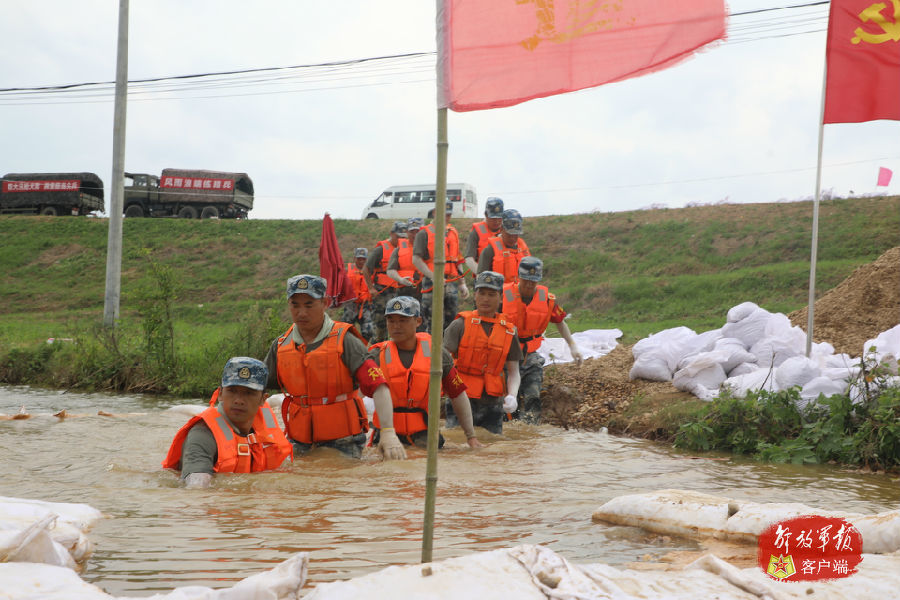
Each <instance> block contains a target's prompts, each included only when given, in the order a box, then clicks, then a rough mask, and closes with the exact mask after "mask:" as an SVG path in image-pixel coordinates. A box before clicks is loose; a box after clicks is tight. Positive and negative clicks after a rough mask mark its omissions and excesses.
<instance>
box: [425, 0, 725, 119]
mask: <svg viewBox="0 0 900 600" xmlns="http://www.w3.org/2000/svg"><path fill="white" fill-rule="evenodd" d="M437 37H438V107H439V108H447V107H449V108H451V109H453V110H455V111H467V110H481V109H487V108H498V107H501V106H512V105H514V104H519V103H520V102H525V101H526V100H531V99H534V98H543V97H545V96H552V95H554V94H563V93H566V92H572V91H575V90H581V89H585V88H589V87H594V86H597V85H602V84H604V83H611V82H613V81H621V80H623V79H628V78H630V77H637V76H639V75H645V74H647V73H652V72H654V71H659V70H661V69H665V68H667V67H670V66H672V65H674V64H675V63H677V62H679V61H681V60H683V59H685V58H687V57H689V56H690V55H692V54H693V53H694V52H696V51H697V50H699V49H700V48H702V47H703V46H705V45H706V44H709V43H710V42H713V41H715V40H718V39H721V38H724V37H725V2H724V0H678V1H677V2H675V1H672V0H667V1H664V2H660V1H659V0H617V1H615V2H610V1H609V0H506V1H504V2H499V1H496V0H491V1H489V0H440V1H439V2H438V12H437Z"/></svg>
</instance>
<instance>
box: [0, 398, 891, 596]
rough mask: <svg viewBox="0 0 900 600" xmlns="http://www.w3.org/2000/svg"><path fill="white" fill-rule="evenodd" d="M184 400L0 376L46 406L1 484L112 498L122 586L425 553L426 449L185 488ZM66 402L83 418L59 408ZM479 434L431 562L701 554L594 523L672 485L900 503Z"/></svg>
mask: <svg viewBox="0 0 900 600" xmlns="http://www.w3.org/2000/svg"><path fill="white" fill-rule="evenodd" d="M183 403H185V401H184V400H167V399H160V398H158V397H142V396H111V395H103V394H74V393H61V392H56V391H46V390H32V389H28V388H10V387H0V413H5V414H13V413H16V412H18V411H19V409H20V407H21V406H23V405H24V406H25V408H26V410H27V411H28V412H29V413H31V414H32V415H33V416H32V417H31V418H29V419H25V420H14V421H10V420H3V421H0V457H2V464H3V477H2V479H0V495H4V496H15V497H23V498H35V499H41V500H48V501H54V502H81V503H86V504H90V505H91V506H93V507H95V508H97V509H99V510H101V511H103V513H104V514H105V515H106V518H105V519H103V520H102V521H100V522H99V523H98V525H97V526H96V527H95V528H94V529H93V531H92V532H91V533H90V534H89V535H90V538H91V539H92V541H93V542H94V544H95V551H94V554H93V556H92V557H91V559H90V560H89V561H88V563H87V565H86V567H85V570H84V573H83V574H82V577H83V578H84V579H85V580H87V581H89V582H92V583H95V584H96V585H98V586H100V587H102V588H103V589H104V590H106V591H107V592H109V593H111V594H115V595H133V596H146V595H150V594H153V593H159V592H164V591H169V590H171V589H172V588H174V587H177V586H183V585H205V586H210V587H228V586H231V585H233V583H234V582H235V581H237V580H239V579H242V578H244V577H247V576H249V575H252V574H254V573H257V572H259V571H261V570H265V569H269V568H272V567H273V566H275V565H276V564H277V563H280V562H281V561H283V560H285V559H287V558H288V557H289V556H290V555H292V554H293V553H295V552H309V553H310V569H309V584H315V583H318V582H322V581H327V580H333V579H343V578H349V577H354V576H358V575H362V574H365V573H369V572H372V571H375V570H378V569H381V568H383V567H385V566H388V565H391V564H411V563H416V562H419V560H420V556H421V531H422V515H423V506H424V477H425V462H426V460H425V454H424V451H418V450H412V451H411V452H410V459H409V460H406V461H402V462H393V463H382V462H380V461H378V460H375V458H374V457H370V458H368V459H364V460H362V461H354V460H350V459H347V458H343V457H342V456H340V455H337V454H335V453H333V451H325V450H323V451H320V452H319V453H317V454H313V455H312V456H310V457H306V458H303V459H300V460H297V461H295V462H294V463H293V464H291V465H288V466H287V467H284V470H283V471H281V472H272V473H261V474H254V475H237V476H234V475H232V476H218V477H217V478H216V481H215V486H214V487H213V488H211V489H208V490H184V489H182V488H180V487H179V486H178V479H177V476H176V475H175V474H173V473H172V472H167V471H163V470H162V469H161V468H160V461H161V460H162V458H163V456H164V454H165V452H166V450H167V448H168V445H169V443H170V441H171V438H172V436H173V435H174V433H175V431H176V430H177V429H178V428H179V427H180V426H181V425H182V424H183V423H184V422H185V421H186V420H187V417H185V416H184V415H181V414H173V413H171V412H166V409H167V408H169V407H170V406H172V405H174V404H183ZM196 403H197V404H202V401H200V400H197V401H196ZM62 409H66V410H67V411H68V413H69V414H70V415H73V416H72V417H70V418H67V419H64V420H60V419H58V418H56V417H53V416H52V413H54V412H57V411H59V410H62ZM101 410H102V411H106V412H110V413H115V414H116V415H119V416H113V417H107V416H98V415H97V412H98V411H101ZM78 415H84V416H78ZM479 433H480V434H481V437H482V439H483V441H485V442H487V443H488V447H487V448H485V449H484V450H482V451H479V452H471V451H468V450H467V449H464V447H463V441H464V440H463V436H462V435H461V433H460V432H459V430H458V429H457V430H451V431H450V432H449V434H447V437H448V438H449V441H448V447H447V448H445V449H444V450H442V451H441V454H440V458H439V466H438V477H439V480H438V500H437V507H436V529H435V536H434V539H435V541H434V553H433V556H434V559H435V560H438V559H443V558H449V557H454V556H461V555H465V554H468V553H472V552H477V551H485V550H494V549H497V548H502V547H508V546H514V545H517V544H523V543H532V544H543V545H545V546H548V547H549V548H551V549H553V550H554V551H556V552H559V553H560V554H562V555H563V556H565V557H566V558H568V559H569V560H572V561H574V562H577V563H590V562H606V563H609V564H613V565H622V564H624V563H629V562H632V561H638V560H647V559H656V558H660V557H662V556H664V555H666V554H668V553H669V552H672V551H678V550H693V549H697V548H698V545H697V543H696V542H693V541H691V540H685V539H678V538H669V537H665V536H656V535H653V534H649V533H646V532H643V531H641V530H639V529H636V528H631V527H616V526H609V525H603V524H597V523H592V522H591V513H592V512H593V511H594V510H595V509H596V508H597V507H599V506H600V505H601V504H602V503H603V502H605V501H607V500H609V499H610V498H613V497H615V496H619V495H622V494H629V493H639V492H648V491H653V490H659V489H665V488H680V489H688V490H695V491H700V492H706V493H711V494H718V495H724V496H732V497H736V498H740V499H746V500H752V501H757V502H802V503H805V504H808V505H811V506H816V507H820V508H828V509H835V510H848V511H856V512H863V513H870V512H881V511H885V510H892V509H895V508H897V507H898V505H900V485H898V483H897V481H896V479H893V480H892V479H890V478H889V477H885V476H884V475H878V474H863V473H858V472H853V471H849V470H843V469H840V468H836V467H829V466H813V467H809V466H805V467H802V466H791V465H762V464H756V463H753V462H748V461H741V460H734V459H725V460H722V459H718V460H712V458H715V457H712V456H707V457H703V458H692V457H691V456H690V455H688V454H685V453H680V452H678V451H675V450H673V449H671V448H669V447H666V446H660V445H657V444H654V443H651V442H646V441H642V440H634V439H629V438H623V437H615V436H609V435H605V434H602V433H588V432H577V431H566V430H563V429H559V428H555V427H551V426H539V427H535V426H526V425H520V424H514V425H512V426H507V428H506V430H505V435H504V436H490V435H489V434H486V433H485V432H483V431H481V430H479Z"/></svg>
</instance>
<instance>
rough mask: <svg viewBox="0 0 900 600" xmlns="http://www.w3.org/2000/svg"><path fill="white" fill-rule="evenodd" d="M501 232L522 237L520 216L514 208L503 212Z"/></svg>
mask: <svg viewBox="0 0 900 600" xmlns="http://www.w3.org/2000/svg"><path fill="white" fill-rule="evenodd" d="M502 217H503V231H505V232H506V233H511V234H513V235H522V215H521V214H519V211H517V210H516V209H514V208H507V209H506V210H504V211H503V214H502Z"/></svg>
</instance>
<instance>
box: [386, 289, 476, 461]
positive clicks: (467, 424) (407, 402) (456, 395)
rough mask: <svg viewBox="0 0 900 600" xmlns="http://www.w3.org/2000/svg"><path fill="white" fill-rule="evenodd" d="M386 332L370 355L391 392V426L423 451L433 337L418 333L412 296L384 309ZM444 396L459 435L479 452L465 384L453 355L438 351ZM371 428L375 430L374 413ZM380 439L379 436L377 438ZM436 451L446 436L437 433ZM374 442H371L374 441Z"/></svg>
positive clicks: (417, 311) (416, 304)
mask: <svg viewBox="0 0 900 600" xmlns="http://www.w3.org/2000/svg"><path fill="white" fill-rule="evenodd" d="M385 313H386V314H385V316H386V317H387V324H388V333H389V334H390V336H391V338H390V339H389V340H388V341H386V342H381V343H380V344H376V345H375V346H373V347H372V349H371V351H372V353H373V354H374V356H375V360H376V362H378V364H379V366H380V367H381V370H382V372H383V373H384V376H385V377H386V378H387V380H388V385H389V386H390V388H391V398H392V400H393V402H394V428H395V429H396V431H397V436H398V437H399V438H400V441H401V442H403V443H404V444H415V445H416V446H419V447H423V448H424V447H425V446H426V445H427V441H428V389H429V384H430V381H429V380H430V377H431V373H430V371H431V351H432V348H431V335H430V334H428V333H424V332H420V333H416V328H417V327H418V326H419V325H420V324H421V323H422V317H421V313H420V308H419V301H418V300H416V299H415V298H412V297H410V296H397V297H396V298H394V299H393V300H391V301H390V303H389V304H388V306H387V310H386V311H385ZM441 355H442V360H441V363H442V365H443V367H442V377H441V382H442V384H443V391H444V393H445V394H446V395H447V396H449V397H450V402H451V403H452V404H453V408H454V411H455V413H456V414H457V415H458V416H459V422H460V424H461V425H462V430H463V433H465V434H466V440H467V443H468V444H469V447H471V448H481V447H482V445H481V443H480V442H479V441H478V439H477V438H476V437H475V428H474V427H473V425H472V411H471V407H470V405H469V397H468V396H467V395H466V385H465V384H464V383H463V381H462V379H461V378H460V377H459V374H458V373H457V372H456V367H454V366H453V357H451V356H450V353H449V352H447V350H445V349H443V348H442V349H441ZM375 427H379V419H378V415H377V414H376V415H375ZM375 435H376V436H377V435H378V432H376V434H375ZM438 435H439V440H438V447H439V448H442V447H443V446H444V436H442V435H440V432H439V433H438ZM373 439H374V438H373Z"/></svg>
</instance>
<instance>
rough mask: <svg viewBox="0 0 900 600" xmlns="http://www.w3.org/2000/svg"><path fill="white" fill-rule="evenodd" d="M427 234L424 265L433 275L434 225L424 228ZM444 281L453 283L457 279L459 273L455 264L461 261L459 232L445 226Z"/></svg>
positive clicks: (451, 226)
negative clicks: (426, 258)
mask: <svg viewBox="0 0 900 600" xmlns="http://www.w3.org/2000/svg"><path fill="white" fill-rule="evenodd" d="M425 231H426V232H427V233H428V260H427V261H425V264H427V265H428V268H429V269H431V272H432V273H434V223H429V224H428V225H426V226H425ZM444 260H445V261H446V264H445V265H444V281H454V280H456V279H459V271H458V270H457V268H456V263H458V262H459V261H460V260H461V257H460V255H459V232H458V231H456V228H455V227H454V226H453V225H447V231H446V233H445V234H444Z"/></svg>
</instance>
